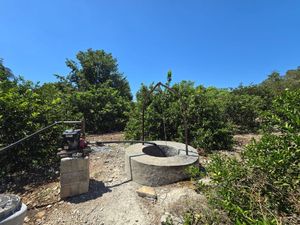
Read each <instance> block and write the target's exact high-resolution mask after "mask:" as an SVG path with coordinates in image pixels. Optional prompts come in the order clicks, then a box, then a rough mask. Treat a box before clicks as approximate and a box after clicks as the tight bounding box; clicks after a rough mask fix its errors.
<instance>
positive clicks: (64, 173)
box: [60, 157, 90, 198]
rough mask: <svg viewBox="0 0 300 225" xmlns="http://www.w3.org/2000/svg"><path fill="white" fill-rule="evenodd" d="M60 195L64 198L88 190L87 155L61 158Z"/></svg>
mask: <svg viewBox="0 0 300 225" xmlns="http://www.w3.org/2000/svg"><path fill="white" fill-rule="evenodd" d="M60 169H61V171H60V186H61V189H60V196H61V198H66V197H70V196H74V195H79V194H83V193H86V192H88V190H89V179H90V174H89V157H85V158H63V159H61V164H60Z"/></svg>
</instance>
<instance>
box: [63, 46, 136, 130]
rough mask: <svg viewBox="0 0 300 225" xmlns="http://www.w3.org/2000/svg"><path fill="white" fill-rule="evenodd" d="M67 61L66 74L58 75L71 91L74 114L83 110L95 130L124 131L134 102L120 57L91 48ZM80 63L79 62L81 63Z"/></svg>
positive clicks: (87, 125) (87, 120)
mask: <svg viewBox="0 0 300 225" xmlns="http://www.w3.org/2000/svg"><path fill="white" fill-rule="evenodd" d="M76 58H77V60H78V63H77V62H76V61H73V60H67V61H66V64H67V66H68V67H69V68H70V69H71V71H70V74H69V75H68V76H67V77H62V76H58V75H57V77H58V78H59V79H60V82H59V83H58V84H57V85H58V86H59V87H60V88H61V90H62V91H64V92H65V91H67V94H70V93H71V96H70V99H71V103H72V108H73V110H74V112H75V113H77V112H81V113H82V114H83V116H84V118H85V120H86V129H87V131H88V132H92V133H104V132H109V131H116V130H118V131H119V130H123V129H124V126H125V124H126V122H127V119H128V116H127V114H128V112H129V108H130V104H131V99H132V96H131V93H130V87H129V83H128V81H127V80H126V78H125V77H124V76H123V74H122V73H120V72H119V71H118V64H117V60H116V59H115V58H113V56H112V54H109V53H106V52H105V51H103V50H96V51H94V50H92V49H88V50H87V51H85V52H83V51H80V52H78V54H77V55H76ZM78 64H79V65H78Z"/></svg>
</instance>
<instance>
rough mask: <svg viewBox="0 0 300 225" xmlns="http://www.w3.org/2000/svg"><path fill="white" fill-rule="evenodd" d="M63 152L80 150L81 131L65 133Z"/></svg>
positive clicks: (66, 131)
mask: <svg viewBox="0 0 300 225" xmlns="http://www.w3.org/2000/svg"><path fill="white" fill-rule="evenodd" d="M62 136H63V146H62V147H63V150H66V151H76V150H80V147H81V146H80V136H81V130H80V129H77V130H73V129H72V130H65V131H64V133H63V135H62Z"/></svg>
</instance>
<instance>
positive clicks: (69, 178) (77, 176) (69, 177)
mask: <svg viewBox="0 0 300 225" xmlns="http://www.w3.org/2000/svg"><path fill="white" fill-rule="evenodd" d="M89 179H90V177H89V171H88V170H81V171H74V172H70V173H62V174H61V175H60V184H61V185H65V184H72V183H77V182H87V181H88V180H89Z"/></svg>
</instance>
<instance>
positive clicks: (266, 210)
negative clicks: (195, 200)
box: [207, 90, 300, 224]
mask: <svg viewBox="0 0 300 225" xmlns="http://www.w3.org/2000/svg"><path fill="white" fill-rule="evenodd" d="M299 94H300V91H299V90H297V91H285V92H284V93H283V94H282V96H280V97H278V98H277V99H275V100H274V101H273V105H272V107H271V110H270V112H268V113H267V114H266V117H267V119H266V120H265V122H266V123H267V124H266V126H268V127H269V128H274V126H276V128H277V129H278V130H279V131H280V133H278V134H271V133H265V134H264V135H263V137H262V139H261V140H260V141H258V142H255V141H253V142H252V143H251V144H250V145H249V146H247V147H246V149H245V150H244V152H243V153H242V159H241V161H238V160H237V159H235V158H230V157H225V156H221V155H215V156H214V157H213V158H212V161H211V163H210V164H209V166H208V168H207V170H208V172H209V174H210V176H211V178H212V180H213V182H214V184H215V185H214V187H215V188H214V189H213V190H210V191H208V194H209V196H210V199H211V201H212V203H214V205H215V206H216V207H218V208H220V209H222V210H225V211H226V212H228V215H229V217H230V218H231V219H232V221H233V222H234V223H236V224H278V223H286V224H296V223H297V222H296V221H297V217H299V216H300V209H299V197H300V177H299V174H300V161H299V159H300V147H299V146H300V136H299V132H300V130H299V126H298V119H299V109H300V105H299Z"/></svg>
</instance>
